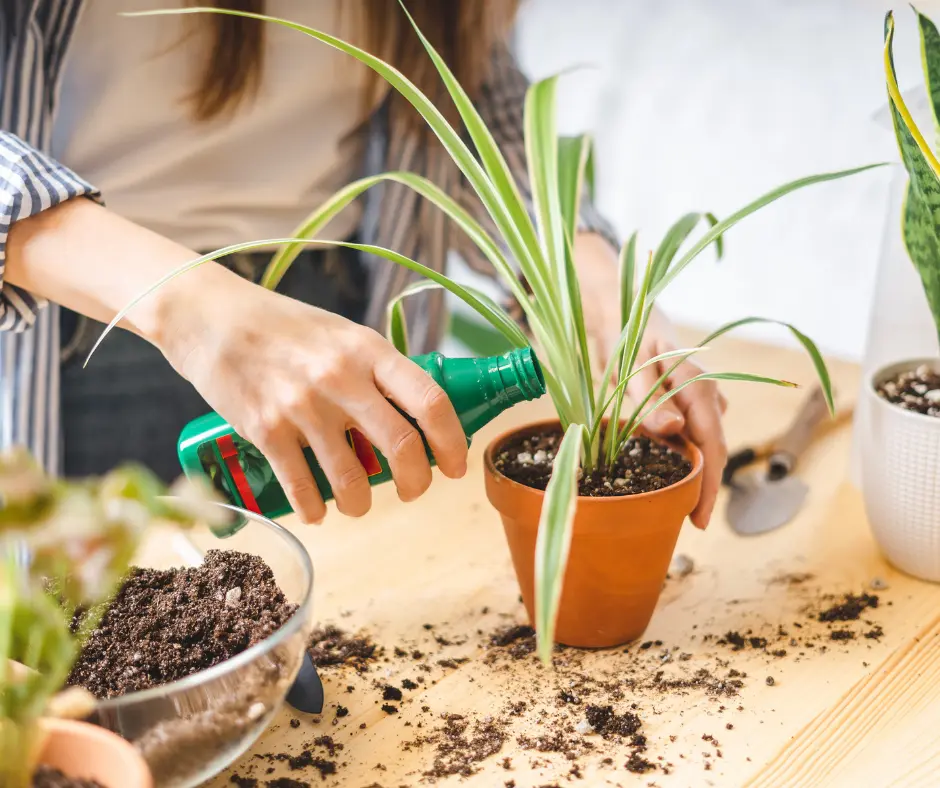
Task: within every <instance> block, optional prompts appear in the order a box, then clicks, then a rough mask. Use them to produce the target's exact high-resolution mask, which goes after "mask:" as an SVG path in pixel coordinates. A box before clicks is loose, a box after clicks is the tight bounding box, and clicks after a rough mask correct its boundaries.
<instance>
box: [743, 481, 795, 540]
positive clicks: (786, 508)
mask: <svg viewBox="0 0 940 788" xmlns="http://www.w3.org/2000/svg"><path fill="white" fill-rule="evenodd" d="M808 491H809V488H808V487H807V486H806V485H805V484H804V483H803V482H801V481H800V480H799V479H798V478H797V477H795V476H785V477H783V478H782V479H778V480H777V481H771V480H770V479H768V478H767V477H766V476H765V475H764V474H761V473H757V472H752V473H748V474H744V473H739V474H736V475H735V478H734V481H733V483H732V486H731V496H730V497H729V498H728V508H727V512H726V513H727V517H728V523H729V524H730V525H731V527H732V528H733V529H734V530H735V532H737V533H739V534H742V535H746V536H752V535H754V534H763V533H767V531H773V530H774V529H775V528H779V527H780V526H781V525H786V524H787V523H788V522H790V520H792V519H793V517H794V516H795V515H796V513H797V512H798V511H799V510H800V507H801V506H802V505H803V501H804V500H806V494H807V492H808Z"/></svg>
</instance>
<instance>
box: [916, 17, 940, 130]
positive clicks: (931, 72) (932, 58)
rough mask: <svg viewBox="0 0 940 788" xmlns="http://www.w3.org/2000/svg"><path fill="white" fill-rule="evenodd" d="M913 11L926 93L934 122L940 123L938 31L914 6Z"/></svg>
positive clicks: (939, 52) (939, 35)
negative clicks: (915, 16) (915, 18)
mask: <svg viewBox="0 0 940 788" xmlns="http://www.w3.org/2000/svg"><path fill="white" fill-rule="evenodd" d="M912 8H914V7H913V6H912ZM914 13H915V14H917V26H918V28H919V30H920V57H921V64H922V66H923V69H924V80H925V81H926V83H927V95H928V96H929V97H930V105H931V107H933V117H934V123H935V124H938V125H940V32H938V31H937V27H936V25H934V23H933V22H931V21H930V19H928V18H927V17H926V16H924V15H923V14H922V13H921V12H920V11H918V10H917V8H914Z"/></svg>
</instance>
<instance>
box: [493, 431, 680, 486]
mask: <svg viewBox="0 0 940 788" xmlns="http://www.w3.org/2000/svg"><path fill="white" fill-rule="evenodd" d="M561 439H562V432H561V430H560V429H559V428H557V427H554V428H549V429H543V430H541V431H540V432H538V433H537V434H535V435H528V436H526V435H516V436H515V437H513V438H511V439H510V440H509V441H507V442H506V443H505V444H504V445H503V446H501V447H500V449H499V451H498V452H497V453H496V457H495V460H494V462H495V465H496V469H497V470H498V471H499V472H500V473H502V474H503V475H504V476H507V477H509V478H510V479H512V480H513V481H516V482H519V483H520V484H524V485H526V486H527V487H534V488H535V489H537V490H544V489H545V487H546V486H547V485H548V480H549V479H550V478H551V475H552V467H553V464H554V462H555V454H556V453H557V451H558V447H559V445H560V444H561ZM691 470H692V464H691V463H690V462H689V461H688V460H687V459H686V458H685V457H683V456H682V455H681V454H679V452H677V451H673V450H672V449H670V448H669V447H668V446H666V445H665V444H662V443H658V442H656V441H652V440H650V439H649V438H647V437H645V436H642V435H637V436H635V437H633V438H631V439H630V440H629V441H628V442H627V445H626V449H625V450H624V451H623V452H622V453H621V455H620V457H618V458H617V460H616V462H615V463H614V465H613V467H612V468H610V469H607V470H606V471H600V470H598V471H594V472H593V473H590V474H586V475H583V476H582V477H581V479H580V482H579V494H580V495H588V496H593V497H609V496H614V495H634V494H636V493H644V492H652V491H653V490H661V489H662V488H663V487H668V486H669V485H671V484H675V483H676V482H678V481H681V480H682V479H684V478H685V477H686V476H688V475H689V473H690V472H691Z"/></svg>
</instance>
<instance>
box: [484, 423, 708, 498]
mask: <svg viewBox="0 0 940 788" xmlns="http://www.w3.org/2000/svg"><path fill="white" fill-rule="evenodd" d="M605 421H606V420H605ZM548 425H558V426H560V425H561V422H560V421H559V420H558V419H539V420H538V421H531V422H528V423H526V424H524V425H522V426H518V427H513V428H512V429H509V430H506V431H505V432H502V433H500V434H499V435H497V436H496V437H495V438H493V439H492V440H491V441H490V442H489V444H488V445H487V447H486V451H485V452H484V454H483V465H484V469H485V471H486V472H487V473H488V474H490V475H492V476H496V477H498V478H499V479H500V480H501V482H502V483H505V484H508V485H510V489H512V490H514V491H516V492H518V493H519V494H521V495H524V494H531V495H536V496H538V497H543V496H544V495H545V490H537V489H535V488H534V487H529V486H528V485H526V484H522V483H521V482H517V481H515V480H514V479H510V478H509V477H508V476H506V475H505V474H504V473H502V471H499V470H498V469H497V468H496V463H495V462H494V461H493V454H494V453H495V450H496V447H497V446H499V445H501V444H503V443H505V442H506V441H507V440H509V438H511V437H512V436H513V435H516V434H518V433H520V432H525V431H526V430H533V429H537V428H540V427H544V426H548ZM656 440H658V441H659V442H660V443H665V444H666V445H667V446H670V447H671V448H679V449H680V450H681V451H682V452H683V453H686V454H687V455H690V456H687V459H690V460H691V462H692V470H691V471H689V473H688V474H686V475H685V476H683V477H682V478H681V479H679V481H677V482H674V483H673V484H670V485H669V486H668V487H663V488H661V489H659V490H651V491H650V492H644V493H634V494H633V495H608V496H599V497H596V496H592V495H579V496H578V502H579V505H582V504H584V503H590V504H591V505H596V506H605V505H606V506H610V505H615V504H618V503H619V504H621V505H622V504H623V503H625V502H633V501H645V500H649V499H650V498H652V497H655V496H658V495H662V494H664V493H669V492H675V491H676V490H678V489H679V488H681V487H683V486H685V485H688V484H691V483H693V482H694V481H695V480H696V478H697V477H698V476H699V475H700V474H701V473H702V468H703V467H704V464H705V462H704V458H703V456H702V452H701V450H700V449H699V448H698V446H696V445H695V444H694V443H691V442H690V441H687V440H685V439H684V438H682V437H678V436H677V437H671V438H657V439H656Z"/></svg>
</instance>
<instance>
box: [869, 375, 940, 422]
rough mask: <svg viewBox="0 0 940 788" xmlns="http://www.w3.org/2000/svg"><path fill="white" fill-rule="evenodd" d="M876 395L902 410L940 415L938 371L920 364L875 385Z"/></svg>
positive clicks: (939, 378)
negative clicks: (913, 368)
mask: <svg viewBox="0 0 940 788" xmlns="http://www.w3.org/2000/svg"><path fill="white" fill-rule="evenodd" d="M875 391H876V392H877V394H878V396H879V397H881V398H882V399H884V400H887V401H888V402H890V403H891V404H892V405H897V406H898V407H899V408H904V410H912V411H914V412H915V413H922V414H924V415H925V416H935V417H940V373H938V372H936V371H935V370H932V369H930V367H928V366H927V365H926V364H922V365H921V366H919V367H918V368H917V369H915V370H913V371H908V372H901V373H900V374H898V375H895V376H894V377H893V378H891V379H890V380H885V381H882V382H881V383H879V384H878V385H877V386H876V387H875Z"/></svg>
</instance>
